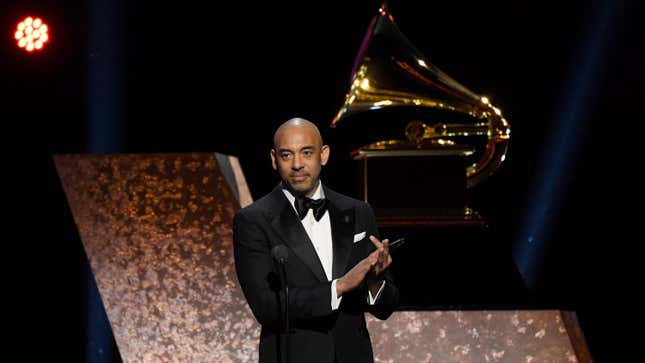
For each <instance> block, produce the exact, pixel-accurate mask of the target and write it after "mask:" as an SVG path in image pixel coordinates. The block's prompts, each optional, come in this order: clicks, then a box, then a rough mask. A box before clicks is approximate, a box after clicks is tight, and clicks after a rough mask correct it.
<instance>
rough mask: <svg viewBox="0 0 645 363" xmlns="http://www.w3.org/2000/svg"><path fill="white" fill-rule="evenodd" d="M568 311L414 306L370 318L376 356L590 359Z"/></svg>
mask: <svg viewBox="0 0 645 363" xmlns="http://www.w3.org/2000/svg"><path fill="white" fill-rule="evenodd" d="M564 317H565V315H563V312H560V311H553V310H522V311H423V312H420V311H416V312H395V313H394V314H392V316H390V318H389V319H388V320H386V321H379V320H376V319H374V318H371V317H368V319H367V320H368V328H369V331H370V335H371V337H372V342H373V345H374V358H375V361H376V362H418V363H422V362H428V363H430V362H441V363H452V362H455V363H457V362H459V363H471V362H472V363H487V362H500V363H501V362H512V363H542V362H544V363H546V362H548V363H560V362H561V363H573V362H580V363H587V362H591V360H590V358H589V355H588V352H584V353H583V352H580V351H578V352H577V351H576V350H575V349H574V346H573V345H572V340H571V337H572V336H571V334H569V331H570V330H571V327H568V326H567V324H565V318H564ZM568 320H570V319H568ZM574 322H575V321H574ZM569 323H571V321H569ZM576 324H577V323H576ZM574 344H579V345H584V342H574ZM583 348H584V350H586V345H584V347H583ZM576 353H577V354H576Z"/></svg>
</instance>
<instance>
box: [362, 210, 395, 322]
mask: <svg viewBox="0 0 645 363" xmlns="http://www.w3.org/2000/svg"><path fill="white" fill-rule="evenodd" d="M366 214H367V231H368V234H371V235H374V236H376V237H377V238H380V237H379V234H378V227H377V225H376V217H375V216H374V210H372V207H370V206H369V205H367V206H366ZM370 246H371V247H370V248H369V250H368V253H370V252H372V251H374V250H375V249H376V248H375V247H374V246H373V245H371V244H370ZM390 266H391V265H390ZM383 274H384V276H383V278H384V280H385V286H383V291H381V294H380V295H379V296H378V298H377V299H376V302H375V303H374V305H369V304H367V303H366V305H367V311H369V312H370V313H371V314H372V315H374V316H375V317H376V318H377V319H380V320H385V319H387V318H389V317H390V315H392V312H394V310H395V309H396V307H397V305H398V303H399V290H398V288H397V287H396V285H395V283H394V278H393V277H392V273H391V272H390V269H389V268H388V269H387V270H385V272H384V273H383ZM366 290H367V289H366ZM365 301H367V296H366V297H365Z"/></svg>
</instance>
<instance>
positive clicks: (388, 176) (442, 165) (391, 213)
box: [354, 149, 481, 223]
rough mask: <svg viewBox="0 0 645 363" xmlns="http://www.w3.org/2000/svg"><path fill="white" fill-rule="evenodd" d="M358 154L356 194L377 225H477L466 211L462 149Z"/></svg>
mask: <svg viewBox="0 0 645 363" xmlns="http://www.w3.org/2000/svg"><path fill="white" fill-rule="evenodd" d="M435 151H436V150H423V149H422V150H406V151H404V152H402V151H401V150H396V151H391V150H370V151H359V152H358V153H356V154H355V155H356V156H355V157H354V159H355V160H357V161H358V174H359V177H358V180H359V185H358V192H359V195H360V197H361V198H362V199H363V200H364V201H365V202H367V203H369V204H370V205H371V206H372V208H373V209H374V213H375V214H376V217H377V218H378V219H387V220H390V221H397V220H400V221H403V220H411V219H413V220H419V223H421V222H422V221H426V222H428V221H431V220H437V221H442V220H443V221H446V222H448V221H454V222H457V221H463V222H468V221H479V220H481V218H480V217H479V215H478V214H477V213H476V212H474V211H473V210H472V209H470V208H468V207H467V206H466V165H465V164H466V160H465V155H466V151H467V149H463V150H456V151H455V152H453V153H446V152H445V150H441V153H436V152H435Z"/></svg>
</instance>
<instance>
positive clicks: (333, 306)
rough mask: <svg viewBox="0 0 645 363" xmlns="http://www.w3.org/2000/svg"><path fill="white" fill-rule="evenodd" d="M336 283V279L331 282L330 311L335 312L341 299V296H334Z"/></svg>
mask: <svg viewBox="0 0 645 363" xmlns="http://www.w3.org/2000/svg"><path fill="white" fill-rule="evenodd" d="M336 281H338V279H336V280H334V281H332V282H331V309H332V310H337V309H338V307H339V306H340V301H341V300H342V299H343V297H342V296H340V297H339V296H338V295H336Z"/></svg>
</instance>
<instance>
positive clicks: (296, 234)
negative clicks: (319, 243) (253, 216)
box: [271, 189, 327, 282]
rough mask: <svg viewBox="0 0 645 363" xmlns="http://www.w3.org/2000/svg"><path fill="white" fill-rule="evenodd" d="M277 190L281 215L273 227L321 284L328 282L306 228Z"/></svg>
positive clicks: (273, 223) (272, 222)
mask: <svg viewBox="0 0 645 363" xmlns="http://www.w3.org/2000/svg"><path fill="white" fill-rule="evenodd" d="M276 190H277V192H278V193H279V194H278V195H275V196H274V198H276V199H277V200H276V202H277V204H276V205H277V208H278V209H277V210H279V211H280V214H278V215H276V216H275V218H273V220H272V221H271V226H272V227H273V228H274V229H275V230H276V232H277V233H278V235H279V236H281V237H282V238H283V240H284V242H285V243H286V244H287V245H288V246H289V247H290V248H291V249H292V250H293V252H294V253H295V254H296V256H297V257H298V258H299V259H300V260H302V262H304V263H305V265H307V267H309V269H310V270H311V271H312V272H313V273H314V275H316V277H317V278H318V279H319V280H320V281H321V282H326V281H327V275H326V274H325V270H324V269H323V266H322V264H321V263H320V259H318V254H316V250H315V249H314V246H313V244H312V243H311V240H310V239H309V236H308V235H307V232H306V231H305V228H304V227H303V226H302V223H300V220H299V219H298V216H297V215H296V211H295V210H293V207H292V206H291V205H290V204H289V201H288V200H287V197H285V196H284V194H283V192H282V190H280V189H276ZM274 193H275V190H274Z"/></svg>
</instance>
